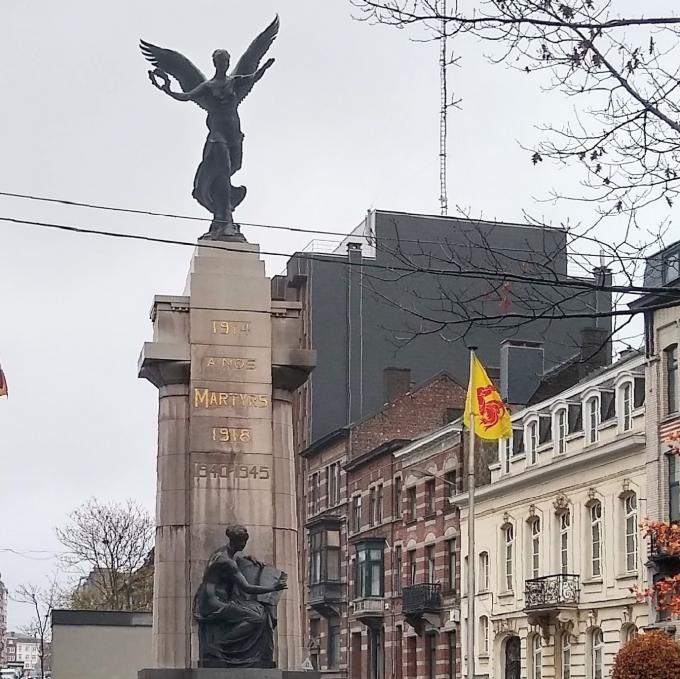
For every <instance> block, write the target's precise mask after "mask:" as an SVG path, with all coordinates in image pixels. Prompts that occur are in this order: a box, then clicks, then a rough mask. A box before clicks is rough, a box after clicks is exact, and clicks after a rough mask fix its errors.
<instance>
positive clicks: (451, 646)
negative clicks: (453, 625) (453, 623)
mask: <svg viewBox="0 0 680 679" xmlns="http://www.w3.org/2000/svg"><path fill="white" fill-rule="evenodd" d="M446 637H447V642H448V643H447V651H448V674H447V675H446V679H456V633H455V632H453V631H452V632H448V634H447V635H446Z"/></svg>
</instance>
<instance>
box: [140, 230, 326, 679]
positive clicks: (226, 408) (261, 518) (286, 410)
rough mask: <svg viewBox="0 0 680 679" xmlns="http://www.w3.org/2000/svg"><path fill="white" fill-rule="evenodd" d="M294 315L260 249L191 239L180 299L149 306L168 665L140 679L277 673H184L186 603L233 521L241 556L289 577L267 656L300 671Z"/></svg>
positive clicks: (161, 622) (147, 349)
mask: <svg viewBox="0 0 680 679" xmlns="http://www.w3.org/2000/svg"><path fill="white" fill-rule="evenodd" d="M300 307H301V305H300V304H299V303H297V302H279V301H272V299H271V292H270V281H269V279H268V278H267V277H266V276H265V271H264V262H263V261H262V260H261V259H260V257H259V247H258V246H257V245H253V244H249V243H221V242H217V241H200V243H199V246H198V247H197V248H196V252H195V254H194V256H193V258H192V262H191V269H190V272H189V276H188V279H187V286H186V290H185V292H184V295H182V296H173V297H169V296H158V297H156V298H155V300H154V305H153V309H152V312H151V319H152V321H153V327H154V333H153V342H149V343H146V344H145V345H144V348H143V350H142V355H141V357H140V362H139V375H140V377H143V378H145V379H147V380H149V381H150V382H151V383H152V384H154V385H155V386H156V387H157V388H158V395H159V410H158V468H157V469H158V471H157V494H156V498H157V501H156V548H155V579H154V601H153V658H154V667H155V668H167V669H164V670H163V671H162V672H160V671H158V672H156V671H155V670H144V672H143V673H142V674H141V675H140V677H143V679H152V677H153V678H155V679H166V678H167V679H171V678H172V679H174V678H175V677H177V679H179V678H180V677H181V678H182V679H184V678H185V677H186V678H188V677H192V678H197V677H199V676H200V677H205V678H206V679H207V677H215V678H216V679H217V678H218V677H220V678H221V677H227V676H229V677H233V678H234V679H236V677H246V676H248V677H251V676H252V677H257V678H258V679H264V678H270V677H271V679H281V678H282V676H283V675H282V673H281V671H278V673H272V672H273V671H270V670H252V671H251V672H250V673H249V672H248V670H238V671H236V670H234V671H233V672H232V673H228V672H226V671H220V670H208V669H204V670H198V669H192V668H197V667H198V659H199V652H198V643H197V642H198V635H197V627H196V623H195V621H194V620H193V616H192V601H193V597H194V596H195V594H196V591H197V589H198V586H199V584H200V582H201V579H202V577H203V572H204V569H205V565H206V560H207V558H208V556H209V555H210V554H211V552H212V551H213V550H214V549H216V548H217V547H218V546H220V545H221V544H223V543H224V541H225V537H224V529H225V527H226V526H227V525H231V524H242V525H245V526H246V527H247V528H248V531H249V533H250V536H251V537H250V541H249V543H248V549H247V553H251V554H253V555H254V556H256V557H257V558H258V559H260V560H262V561H264V562H265V563H268V564H273V565H275V566H276V567H277V568H279V569H281V570H283V571H285V572H286V573H288V576H289V577H288V583H289V588H288V590H286V592H284V594H283V597H282V599H281V601H280V603H279V606H278V626H277V628H276V630H275V641H276V656H275V660H276V662H277V666H278V667H280V668H281V669H282V670H288V669H298V668H300V666H301V663H302V652H303V651H302V646H303V640H302V630H301V621H300V593H299V591H298V588H299V584H298V583H299V577H298V571H297V568H298V565H297V518H296V488H295V469H294V459H293V447H292V441H293V434H292V406H291V401H292V394H293V392H294V390H295V389H297V387H299V386H300V385H301V384H302V383H303V382H304V381H305V380H306V379H307V376H308V375H309V373H310V371H311V370H312V368H313V367H314V363H315V355H314V352H313V351H311V350H306V349H303V348H302V339H301V338H302V321H301V317H300ZM190 670H191V671H190ZM149 672H150V673H151V674H149ZM173 672H177V674H173ZM144 673H147V674H144ZM284 674H286V673H284ZM286 676H290V679H294V677H295V676H296V675H295V673H292V674H289V675H288V674H287V675H286Z"/></svg>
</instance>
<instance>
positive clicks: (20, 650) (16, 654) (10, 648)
mask: <svg viewBox="0 0 680 679" xmlns="http://www.w3.org/2000/svg"><path fill="white" fill-rule="evenodd" d="M7 662H8V663H11V664H13V666H18V664H19V663H22V664H23V668H24V669H25V670H32V671H35V670H40V639H37V638H35V637H31V636H27V635H25V634H19V633H17V632H9V633H8V634H7Z"/></svg>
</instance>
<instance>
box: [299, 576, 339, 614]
mask: <svg viewBox="0 0 680 679" xmlns="http://www.w3.org/2000/svg"><path fill="white" fill-rule="evenodd" d="M343 591H344V585H343V584H342V583H340V582H318V583H316V584H313V585H309V587H308V592H309V594H308V597H307V603H308V604H309V605H310V606H311V607H312V608H313V609H314V610H315V611H317V612H318V613H321V615H323V616H324V617H326V618H328V617H334V616H337V615H339V607H338V605H339V604H340V603H341V602H342V600H343Z"/></svg>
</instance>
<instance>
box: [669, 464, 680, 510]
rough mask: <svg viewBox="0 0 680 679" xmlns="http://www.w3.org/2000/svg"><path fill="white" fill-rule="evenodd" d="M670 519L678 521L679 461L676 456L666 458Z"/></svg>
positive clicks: (679, 500)
mask: <svg viewBox="0 0 680 679" xmlns="http://www.w3.org/2000/svg"><path fill="white" fill-rule="evenodd" d="M668 480H669V486H670V488H669V491H670V492H669V495H670V519H671V521H680V461H679V460H678V456H677V455H669V456H668Z"/></svg>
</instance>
